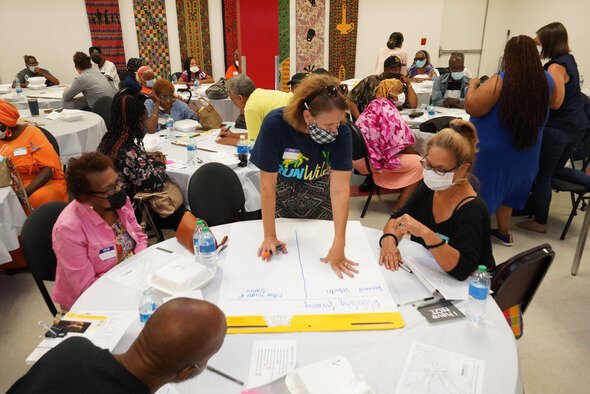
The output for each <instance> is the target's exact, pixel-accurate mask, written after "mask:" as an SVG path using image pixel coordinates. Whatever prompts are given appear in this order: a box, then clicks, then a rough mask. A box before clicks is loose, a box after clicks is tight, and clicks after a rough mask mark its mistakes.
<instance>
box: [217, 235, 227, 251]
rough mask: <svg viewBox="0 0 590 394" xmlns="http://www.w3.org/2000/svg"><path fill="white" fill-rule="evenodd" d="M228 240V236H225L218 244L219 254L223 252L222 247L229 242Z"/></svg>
mask: <svg viewBox="0 0 590 394" xmlns="http://www.w3.org/2000/svg"><path fill="white" fill-rule="evenodd" d="M227 240H228V237H227V235H226V236H224V237H223V238H222V239H221V242H220V243H218V244H217V252H221V250H222V247H223V246H224V245H225V243H226V242H227Z"/></svg>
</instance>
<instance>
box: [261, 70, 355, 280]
mask: <svg viewBox="0 0 590 394" xmlns="http://www.w3.org/2000/svg"><path fill="white" fill-rule="evenodd" d="M339 84H340V81H339V80H338V79H336V78H334V77H332V76H329V75H318V74H313V75H309V76H308V77H306V78H305V79H304V80H303V81H302V82H301V84H300V85H299V88H298V89H297V91H296V92H295V94H294V95H293V99H292V101H291V103H290V104H289V105H287V106H286V107H284V108H279V109H276V110H274V111H272V112H270V113H269V114H268V115H267V116H266V118H265V119H264V121H263V122H262V127H261V128H260V134H259V135H258V138H257V140H256V145H255V146H254V150H253V152H252V157H251V158H250V160H251V161H252V163H253V164H254V165H256V166H257V167H258V168H259V169H260V187H261V196H262V222H263V225H264V241H263V242H262V245H261V246H260V248H259V249H258V255H259V256H260V255H265V256H266V253H267V252H271V253H273V254H274V253H276V252H277V246H279V245H283V243H282V242H281V241H279V240H278V238H277V234H276V228H275V217H283V218H305V219H323V220H332V219H333V220H334V240H333V242H332V247H331V248H330V250H329V252H328V254H327V256H326V257H325V258H324V259H322V261H323V262H324V263H329V264H330V266H331V267H332V269H333V270H334V271H335V272H336V274H337V275H338V276H339V277H340V278H342V275H343V274H345V275H348V276H350V277H352V276H353V275H354V274H355V273H357V272H358V271H357V270H356V268H355V266H356V265H357V264H356V263H354V262H352V261H350V260H348V259H347V258H346V256H345V255H344V246H345V235H346V222H347V220H348V208H349V199H350V189H349V188H350V186H349V185H350V176H351V170H352V137H351V134H350V130H349V129H348V127H347V126H346V125H345V124H344V123H343V121H344V112H345V111H346V109H347V108H348V106H347V103H346V96H345V94H346V90H345V87H346V85H339ZM282 251H283V253H285V252H286V249H285V248H283V249H282ZM270 256H272V254H271V255H270ZM270 256H269V257H268V259H270Z"/></svg>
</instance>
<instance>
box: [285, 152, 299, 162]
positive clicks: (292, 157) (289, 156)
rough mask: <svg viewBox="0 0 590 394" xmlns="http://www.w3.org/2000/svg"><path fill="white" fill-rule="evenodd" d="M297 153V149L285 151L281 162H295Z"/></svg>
mask: <svg viewBox="0 0 590 394" xmlns="http://www.w3.org/2000/svg"><path fill="white" fill-rule="evenodd" d="M299 153H300V152H299V149H285V152H284V153H283V160H297V158H298V157H299Z"/></svg>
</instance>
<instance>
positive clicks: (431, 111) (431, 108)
mask: <svg viewBox="0 0 590 394" xmlns="http://www.w3.org/2000/svg"><path fill="white" fill-rule="evenodd" d="M426 113H428V116H434V115H436V112H434V105H432V104H429V105H427V106H426Z"/></svg>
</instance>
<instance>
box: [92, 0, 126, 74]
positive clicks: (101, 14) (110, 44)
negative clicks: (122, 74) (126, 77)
mask: <svg viewBox="0 0 590 394" xmlns="http://www.w3.org/2000/svg"><path fill="white" fill-rule="evenodd" d="M86 13H87V14H88V23H89V25H90V37H91V39H92V46H97V47H100V48H101V50H102V53H103V55H104V57H105V58H107V59H109V60H110V61H112V62H113V63H115V65H116V66H117V68H119V69H125V49H124V48H123V34H122V32H121V16H120V15H119V2H118V1H117V0H86Z"/></svg>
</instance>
